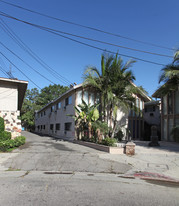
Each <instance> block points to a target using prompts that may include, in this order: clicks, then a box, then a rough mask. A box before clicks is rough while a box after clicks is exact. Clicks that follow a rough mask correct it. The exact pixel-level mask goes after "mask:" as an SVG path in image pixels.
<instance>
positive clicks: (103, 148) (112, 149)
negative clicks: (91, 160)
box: [74, 140, 124, 154]
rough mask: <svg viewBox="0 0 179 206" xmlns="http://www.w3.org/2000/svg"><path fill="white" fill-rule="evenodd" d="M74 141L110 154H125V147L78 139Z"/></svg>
mask: <svg viewBox="0 0 179 206" xmlns="http://www.w3.org/2000/svg"><path fill="white" fill-rule="evenodd" d="M74 143H76V144H80V145H83V146H87V147H90V148H93V149H96V150H100V151H103V152H108V153H110V154H123V153H124V148H123V147H109V146H105V145H100V144H95V143H92V142H85V141H78V140H74Z"/></svg>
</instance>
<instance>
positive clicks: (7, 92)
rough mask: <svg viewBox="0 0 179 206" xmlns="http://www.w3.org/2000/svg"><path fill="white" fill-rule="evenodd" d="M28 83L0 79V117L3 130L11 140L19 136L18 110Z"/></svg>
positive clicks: (19, 121)
mask: <svg viewBox="0 0 179 206" xmlns="http://www.w3.org/2000/svg"><path fill="white" fill-rule="evenodd" d="M27 85H28V82H27V81H21V80H17V79H6V78H0V117H2V118H3V119H4V123H5V130H6V131H8V132H11V135H12V138H15V137H17V136H20V135H21V130H22V128H21V120H19V118H18V117H19V116H20V110H21V107H22V103H23V100H24V96H25V92H26V89H27Z"/></svg>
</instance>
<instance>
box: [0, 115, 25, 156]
mask: <svg viewBox="0 0 179 206" xmlns="http://www.w3.org/2000/svg"><path fill="white" fill-rule="evenodd" d="M25 139H26V138H25V137H24V136H19V137H16V138H15V139H11V133H10V132H7V131H4V120H3V118H0V151H1V152H6V151H8V150H9V149H10V148H16V147H19V146H21V145H23V144H25Z"/></svg>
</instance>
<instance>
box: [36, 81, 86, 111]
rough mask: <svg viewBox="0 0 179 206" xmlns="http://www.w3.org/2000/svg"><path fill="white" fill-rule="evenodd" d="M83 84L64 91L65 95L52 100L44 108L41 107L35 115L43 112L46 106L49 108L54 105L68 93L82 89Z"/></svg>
mask: <svg viewBox="0 0 179 206" xmlns="http://www.w3.org/2000/svg"><path fill="white" fill-rule="evenodd" d="M82 86H83V84H78V85H75V86H73V87H72V88H70V89H69V90H68V91H66V92H65V93H63V94H62V95H61V96H59V97H58V98H56V99H54V100H53V101H51V102H49V103H48V104H46V105H45V106H44V107H42V108H41V109H40V110H38V111H36V112H37V113H38V112H41V111H42V110H44V109H45V108H47V107H48V106H50V105H51V104H53V103H55V102H56V101H58V100H60V99H61V98H62V97H63V96H65V95H67V94H68V93H70V92H72V91H73V90H76V89H78V88H80V87H82Z"/></svg>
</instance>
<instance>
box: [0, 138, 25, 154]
mask: <svg viewBox="0 0 179 206" xmlns="http://www.w3.org/2000/svg"><path fill="white" fill-rule="evenodd" d="M25 139H26V138H25V137H24V136H19V137H16V138H15V139H7V140H0V151H2V152H6V151H7V150H8V149H10V148H15V147H19V146H21V145H23V144H25Z"/></svg>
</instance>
